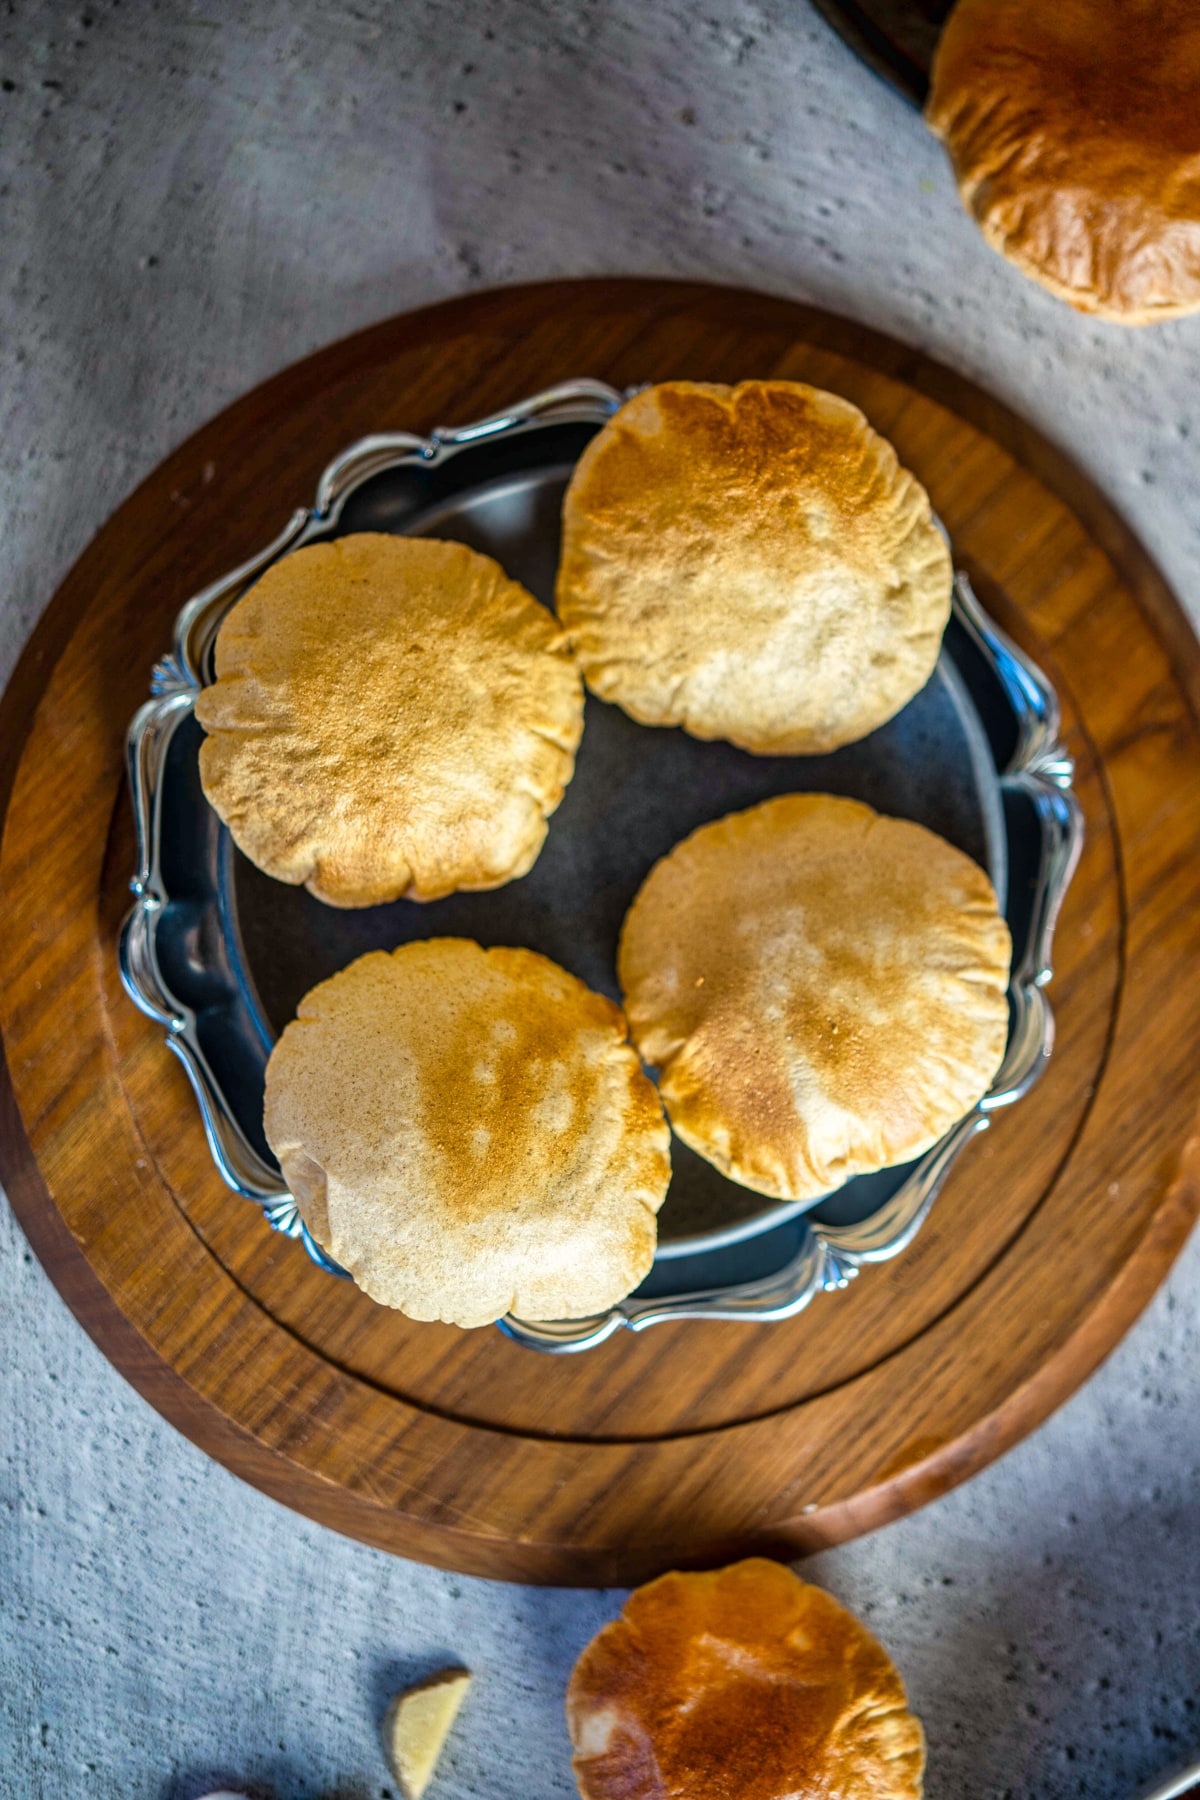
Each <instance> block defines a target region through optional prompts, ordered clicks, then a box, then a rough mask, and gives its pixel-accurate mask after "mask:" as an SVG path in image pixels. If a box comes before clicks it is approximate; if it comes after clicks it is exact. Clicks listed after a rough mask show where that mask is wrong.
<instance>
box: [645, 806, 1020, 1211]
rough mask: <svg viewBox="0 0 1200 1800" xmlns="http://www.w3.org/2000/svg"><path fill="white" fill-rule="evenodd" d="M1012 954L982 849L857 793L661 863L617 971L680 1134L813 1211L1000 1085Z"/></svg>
mask: <svg viewBox="0 0 1200 1800" xmlns="http://www.w3.org/2000/svg"><path fill="white" fill-rule="evenodd" d="M1010 955H1011V941H1010V938H1009V933H1008V927H1007V926H1006V925H1005V923H1004V920H1003V918H1002V917H1001V916H1000V913H999V910H998V908H997V905H996V897H995V894H994V893H993V891H992V886H991V883H990V882H989V881H988V879H987V876H986V875H985V874H984V873H983V871H982V870H981V869H980V868H978V867H977V866H976V864H975V863H973V862H972V861H971V859H970V857H967V856H964V855H963V854H962V852H961V851H958V850H955V849H954V848H953V847H952V846H951V845H950V844H947V843H946V842H945V841H944V840H943V839H941V838H939V837H937V836H936V835H935V834H934V833H933V832H931V831H926V830H925V829H924V827H923V826H920V825H913V824H910V823H909V822H908V821H907V820H904V819H890V818H886V817H884V816H882V815H881V814H879V813H877V812H875V811H874V810H873V809H872V808H871V807H869V806H865V805H863V804H862V803H861V802H860V801H857V800H842V799H837V798H834V797H833V796H831V795H827V794H785V795H783V796H782V797H780V798H779V799H775V800H768V801H766V802H765V803H764V804H763V805H761V806H755V807H752V808H751V809H750V810H749V811H748V812H743V813H734V814H731V815H730V816H729V817H728V818H725V819H721V820H719V821H717V822H716V823H715V824H712V825H704V826H701V828H700V829H699V830H698V831H696V832H693V834H692V835H691V837H689V838H686V839H685V840H684V841H683V843H681V844H678V845H676V847H675V849H674V850H672V851H671V852H670V854H669V855H667V856H665V857H664V858H663V859H662V861H661V862H659V863H658V864H657V865H656V866H655V867H654V868H653V869H652V870H651V871H650V874H649V875H648V877H647V878H646V881H645V882H644V884H643V886H642V888H641V890H640V892H639V893H638V895H637V897H636V899H635V900H634V902H633V905H632V907H631V908H630V910H629V913H628V915H627V917H626V919H625V924H624V926H623V928H622V932H621V942H620V949H619V955H618V972H619V975H620V980H621V988H622V992H623V994H624V997H625V1008H626V1012H627V1013H628V1015H629V1024H630V1030H631V1032H632V1035H633V1040H634V1043H635V1044H636V1045H637V1047H638V1050H639V1051H640V1053H641V1055H642V1058H643V1060H644V1061H645V1062H646V1063H647V1064H649V1065H651V1066H654V1067H657V1068H658V1069H659V1070H660V1071H661V1079H660V1081H659V1093H660V1095H661V1097H662V1100H663V1104H664V1105H665V1107H666V1109H667V1116H668V1118H669V1119H670V1121H671V1124H672V1126H673V1127H674V1129H675V1131H676V1132H677V1133H678V1135H679V1136H680V1137H681V1138H682V1139H683V1141H684V1143H685V1144H689V1145H690V1146H691V1148H692V1149H693V1150H696V1151H697V1152H698V1153H699V1154H700V1155H701V1156H704V1157H707V1159H708V1160H709V1161H710V1162H712V1163H714V1164H715V1165H716V1166H717V1168H719V1169H721V1170H723V1171H724V1173H725V1174H727V1175H729V1176H730V1177H731V1179H733V1180H734V1181H738V1182H741V1183H742V1185H743V1186H745V1187H749V1188H753V1189H754V1190H755V1191H756V1192H758V1193H761V1194H769V1195H772V1196H774V1197H775V1198H777V1199H783V1200H809V1199H813V1198H815V1197H816V1196H817V1195H818V1194H823V1193H828V1192H829V1191H830V1190H831V1189H833V1188H836V1187H840V1186H841V1184H842V1183H843V1182H844V1181H846V1180H848V1179H849V1177H850V1176H852V1175H862V1174H867V1173H869V1172H870V1171H871V1170H873V1169H881V1168H888V1167H891V1166H892V1165H893V1164H896V1163H902V1162H907V1161H908V1160H909V1159H910V1158H911V1157H915V1156H919V1155H920V1154H921V1153H922V1152H923V1151H925V1150H927V1149H929V1147H930V1146H931V1145H933V1144H935V1143H936V1142H937V1141H938V1139H939V1138H940V1137H941V1136H942V1135H943V1134H944V1133H945V1132H946V1131H948V1130H949V1129H950V1127H951V1126H952V1125H953V1124H954V1123H955V1122H956V1120H958V1119H960V1118H962V1117H963V1115H964V1114H965V1113H967V1112H969V1111H970V1109H971V1107H972V1106H974V1105H975V1103H976V1101H977V1100H979V1099H980V1098H981V1096H982V1095H983V1094H985V1093H986V1092H987V1090H988V1088H989V1086H990V1085H991V1082H992V1079H993V1077H994V1075H995V1073H996V1070H997V1069H998V1068H999V1066H1000V1063H1001V1061H1002V1060H1003V1056H1004V1050H1005V1045H1006V1041H1007V1035H1008V1005H1007V1000H1006V992H1007V986H1008V970H1009V959H1010Z"/></svg>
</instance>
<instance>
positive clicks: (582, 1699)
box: [567, 1557, 925, 1800]
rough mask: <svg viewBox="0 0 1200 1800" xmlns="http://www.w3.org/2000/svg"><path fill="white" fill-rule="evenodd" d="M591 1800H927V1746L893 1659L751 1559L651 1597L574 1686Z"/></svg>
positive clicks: (622, 1621)
mask: <svg viewBox="0 0 1200 1800" xmlns="http://www.w3.org/2000/svg"><path fill="white" fill-rule="evenodd" d="M567 1728H568V1730H569V1732H570V1735H571V1744H572V1747H573V1749H574V1752H575V1756H574V1769H575V1779H576V1781H577V1783H578V1785H579V1792H580V1794H581V1795H582V1796H583V1800H808V1797H811V1800H920V1797H921V1794H922V1792H923V1778H924V1769H925V1736H924V1733H923V1731H922V1729H921V1724H920V1721H919V1720H918V1719H917V1718H916V1717H915V1715H914V1714H913V1713H912V1712H911V1710H910V1709H909V1706H908V1701H907V1697H906V1695H905V1691H904V1683H903V1682H902V1680H901V1679H900V1675H899V1673H898V1672H897V1670H896V1668H895V1666H894V1665H893V1663H892V1661H891V1659H890V1657H889V1656H888V1654H887V1652H886V1650H884V1648H883V1646H882V1645H881V1644H880V1643H879V1642H878V1641H877V1639H875V1638H874V1637H872V1635H871V1633H870V1632H869V1631H868V1630H867V1629H866V1627H865V1626H863V1625H860V1624H859V1622H858V1620H857V1619H856V1618H855V1617H854V1615H853V1614H852V1613H850V1612H848V1611H847V1610H846V1608H845V1607H844V1606H840V1605H839V1604H838V1602H837V1601H836V1600H835V1599H834V1598H833V1597H832V1595H830V1594H827V1593H825V1591H824V1590H823V1589H822V1588H819V1587H813V1586H812V1585H811V1584H810V1583H808V1582H805V1581H801V1580H800V1579H799V1578H798V1577H797V1576H796V1575H793V1574H792V1572H791V1570H790V1569H787V1568H785V1567H784V1566H783V1565H782V1564H781V1563H776V1562H769V1561H767V1560H765V1559H764V1558H760V1557H753V1558H751V1559H749V1560H748V1561H746V1562H740V1563H734V1564H733V1565H732V1567H730V1568H727V1569H717V1570H714V1571H712V1572H711V1573H705V1574H695V1575H693V1574H671V1575H663V1576H661V1577H660V1578H659V1579H658V1580H657V1581H651V1582H649V1583H648V1584H647V1585H646V1586H645V1587H642V1588H638V1589H637V1590H636V1591H635V1592H634V1593H633V1594H631V1595H630V1597H629V1599H628V1600H627V1601H626V1602H625V1606H624V1609H623V1611H622V1613H621V1616H620V1618H618V1619H615V1620H613V1622H612V1623H611V1624H608V1625H605V1626H604V1627H603V1629H602V1630H601V1631H600V1632H599V1633H598V1635H597V1636H596V1637H595V1638H593V1639H592V1641H591V1643H590V1644H589V1645H588V1646H587V1648H586V1649H585V1650H584V1652H583V1654H582V1655H581V1656H580V1658H579V1660H578V1662H577V1663H576V1665H575V1669H574V1672H573V1673H572V1675H571V1680H570V1683H569V1685H568V1688H567Z"/></svg>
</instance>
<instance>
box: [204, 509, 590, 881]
mask: <svg viewBox="0 0 1200 1800" xmlns="http://www.w3.org/2000/svg"><path fill="white" fill-rule="evenodd" d="M216 670H217V680H216V682H215V684H214V685H213V686H212V687H207V688H205V689H204V690H203V692H202V693H201V694H200V696H199V698H198V699H197V701H196V717H197V718H198V719H199V721H200V723H201V725H203V727H204V729H205V731H206V732H207V733H208V737H207V738H206V739H205V742H204V743H203V745H202V746H201V750H200V779H201V781H202V783H203V785H204V792H205V794H206V795H207V796H208V799H209V800H210V802H211V803H212V805H213V806H214V807H215V809H216V810H217V812H218V813H219V814H220V815H221V818H222V819H223V820H224V821H225V823H226V825H228V827H229V829H230V831H231V832H232V833H233V837H234V840H235V842H236V843H237V845H238V847H239V849H241V850H243V851H244V852H245V854H246V855H247V856H248V857H249V858H250V860H251V862H254V863H257V865H258V867H259V868H260V869H264V870H265V871H266V873H267V874H268V875H273V876H275V877H276V879H277V880H279V881H286V882H291V883H292V884H293V885H296V884H299V883H301V882H302V883H303V884H304V885H305V887H307V888H308V890H309V892H310V893H313V894H315V895H316V897H317V899H318V900H324V901H326V902H327V903H328V904H329V905H331V906H374V905H376V904H378V903H381V902H383V901H387V900H396V899H399V898H400V897H401V896H404V897H406V898H407V899H410V900H436V899H438V898H439V897H440V896H441V895H443V894H449V893H451V892H453V891H454V890H455V889H458V888H493V887H499V886H500V885H501V884H502V883H504V882H506V881H511V880H512V879H513V878H514V877H515V876H518V875H524V874H525V873H526V872H527V871H528V870H529V869H530V868H532V866H533V863H534V861H535V860H536V858H537V854H538V851H539V850H540V849H541V847H542V843H543V840H544V839H545V836H546V820H547V818H548V816H549V815H550V813H552V812H553V811H554V809H555V807H556V806H557V805H558V803H559V801H560V800H561V799H562V796H563V791H564V789H565V788H566V785H567V783H568V782H569V781H570V779H571V776H572V774H573V773H574V769H575V751H576V748H577V747H578V744H579V739H580V734H581V732H582V730H583V684H582V682H581V681H580V678H579V673H578V670H577V669H576V667H575V664H574V662H573V660H572V658H571V655H570V652H569V650H568V648H567V644H566V639H565V637H564V635H563V633H562V631H561V630H560V629H559V626H558V625H557V623H556V622H555V620H554V618H553V617H552V615H551V614H550V613H549V612H547V610H546V608H545V607H544V606H539V604H538V602H537V601H536V600H535V599H534V598H533V595H532V594H529V593H527V592H526V590H525V589H524V588H523V587H520V586H519V585H518V584H517V582H515V581H510V580H509V578H508V576H507V575H506V574H505V573H504V571H503V569H502V568H501V567H500V565H499V563H496V562H493V561H492V559H491V557H489V556H480V555H479V554H478V553H477V552H476V551H474V550H468V549H467V548H466V547H465V545H463V544H452V543H443V542H441V541H440V540H438V539H436V538H410V537H390V536H388V535H386V534H385V533H383V532H361V533H358V534H357V535H354V536H350V537H344V538H337V539H335V540H334V541H333V542H331V543H326V544H311V545H309V546H308V547H307V548H306V549H303V550H297V551H295V552H294V553H293V554H292V555H291V556H285V557H284V558H283V559H282V560H281V561H280V562H277V563H275V564H274V565H273V566H272V567H271V568H270V569H268V570H267V572H266V574H265V575H264V576H263V577H262V579H261V580H260V581H258V582H256V583H255V585H254V586H253V587H252V588H251V589H250V591H249V592H248V593H247V594H245V595H244V596H243V597H242V599H240V600H239V601H238V602H237V604H236V606H234V607H233V608H232V609H231V610H230V612H229V614H228V616H227V617H226V619H225V621H224V623H223V624H222V626H221V629H220V632H219V634H218V636H217V646H216Z"/></svg>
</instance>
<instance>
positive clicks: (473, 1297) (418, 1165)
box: [264, 938, 671, 1326]
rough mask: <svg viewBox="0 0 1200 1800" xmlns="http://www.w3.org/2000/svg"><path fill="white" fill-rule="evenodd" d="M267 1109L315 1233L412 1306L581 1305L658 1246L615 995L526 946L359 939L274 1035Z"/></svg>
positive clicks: (549, 1312) (639, 1102)
mask: <svg viewBox="0 0 1200 1800" xmlns="http://www.w3.org/2000/svg"><path fill="white" fill-rule="evenodd" d="M264 1125H265V1128H266V1133H267V1140H268V1142H269V1143H270V1145H271V1148H272V1150H274V1152H275V1155H276V1156H277V1157H278V1159H279V1163H280V1167H281V1168H282V1170H283V1176H284V1180H285V1181H286V1182H287V1184H288V1187H289V1188H290V1190H291V1192H292V1193H293V1195H294V1196H295V1198H296V1202H297V1205H298V1206H299V1208H300V1212H301V1214H302V1216H303V1218H304V1220H305V1223H306V1224H307V1225H308V1228H309V1230H310V1231H311V1232H312V1234H313V1236H314V1237H315V1238H316V1239H317V1241H318V1243H320V1244H321V1245H322V1246H323V1248H324V1249H326V1250H327V1251H328V1252H329V1253H330V1255H331V1256H332V1257H334V1259H335V1260H336V1261H337V1262H339V1263H341V1265H342V1267H343V1268H345V1269H347V1270H348V1271H349V1272H350V1274H351V1275H352V1276H353V1277H354V1279H355V1281H356V1282H357V1283H358V1285H359V1286H360V1287H361V1288H363V1289H364V1291H365V1292H366V1293H368V1294H370V1295H371V1297H372V1299H374V1300H378V1301H380V1302H382V1304H383V1305H385V1306H394V1307H396V1308H398V1309H399V1310H400V1311H401V1312H404V1313H407V1314H408V1315H409V1317H410V1318H414V1319H442V1320H445V1321H447V1322H448V1323H451V1324H456V1325H467V1326H472V1325H486V1324H489V1323H490V1322H491V1321H492V1320H494V1319H498V1318H500V1317H501V1316H502V1315H503V1314H504V1313H506V1312H510V1311H511V1312H515V1313H517V1314H518V1315H519V1316H520V1317H522V1318H527V1319H568V1318H586V1317H588V1316H590V1315H591V1314H592V1313H596V1312H601V1311H603V1310H604V1309H605V1308H606V1307H608V1306H611V1305H613V1304H615V1302H616V1301H618V1300H620V1299H622V1298H623V1296H624V1295H626V1294H627V1293H629V1292H630V1291H631V1290H632V1289H633V1288H635V1287H636V1286H637V1284H638V1282H639V1281H641V1280H642V1278H643V1277H644V1276H645V1275H646V1274H647V1272H648V1271H649V1268H650V1264H651V1262H652V1261H653V1258H654V1250H655V1244H656V1241H657V1227H656V1223H655V1214H656V1213H657V1211H658V1209H659V1207H660V1206H661V1205H662V1202H663V1199H664V1197H665V1195H666V1191H667V1183H668V1181H669V1180H670V1173H671V1169H670V1137H669V1133H668V1130H667V1125H666V1121H665V1120H664V1118H663V1115H662V1107H661V1106H660V1104H659V1101H658V1096H657V1095H656V1094H655V1091H654V1087H653V1085H652V1083H651V1082H650V1081H649V1080H648V1079H647V1077H646V1076H645V1075H644V1074H643V1073H642V1070H641V1066H640V1065H639V1063H638V1060H637V1057H636V1055H635V1054H634V1052H633V1049H632V1048H631V1046H630V1045H629V1043H628V1042H627V1040H626V1032H625V1020H624V1017H623V1016H622V1014H621V1011H620V1009H619V1008H618V1007H616V1006H614V1005H613V1003H612V1001H611V1000H606V999H605V998H604V997H603V996H602V995H600V994H595V993H593V992H592V991H591V990H590V989H589V988H587V987H585V986H584V984H583V983H582V982H581V981H577V980H576V978H575V977H574V976H573V975H569V974H568V973H567V971H566V970H565V969H560V968H559V967H558V966H557V964H555V963H552V962H550V961H548V960H547V958H546V957H544V956H538V955H536V954H535V953H534V952H533V951H532V950H508V949H498V950H483V949H481V948H480V946H479V945H478V944H475V943H472V942H470V941H469V940H468V939H465V938H431V939H428V940H425V941H423V942H418V943H410V944H405V945H402V946H401V948H400V949H399V950H396V951H393V952H392V953H391V954H390V955H389V954H387V953H386V952H384V951H374V952H372V953H371V954H370V955H367V956H362V957H359V959H358V960H357V962H353V963H351V965H350V967H349V968H347V969H343V970H342V971H341V973H340V974H337V975H335V976H333V977H332V979H331V980H329V981H323V982H321V984H320V985H319V986H318V987H315V988H313V990H312V992H311V993H310V994H307V995H306V996H305V998H304V999H303V1000H302V1001H301V1002H300V1007H299V1013H298V1016H297V1018H296V1019H294V1020H293V1022H292V1023H291V1024H290V1025H289V1026H288V1027H287V1029H286V1030H285V1031H284V1033H283V1035H282V1037H281V1038H280V1040H279V1042H278V1043H277V1044H276V1046H275V1049H274V1050H273V1052H272V1054H271V1059H270V1061H269V1063H268V1064H267V1091H266V1102H265V1107H264Z"/></svg>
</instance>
